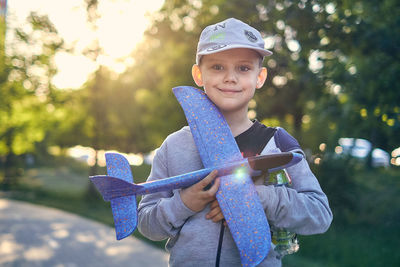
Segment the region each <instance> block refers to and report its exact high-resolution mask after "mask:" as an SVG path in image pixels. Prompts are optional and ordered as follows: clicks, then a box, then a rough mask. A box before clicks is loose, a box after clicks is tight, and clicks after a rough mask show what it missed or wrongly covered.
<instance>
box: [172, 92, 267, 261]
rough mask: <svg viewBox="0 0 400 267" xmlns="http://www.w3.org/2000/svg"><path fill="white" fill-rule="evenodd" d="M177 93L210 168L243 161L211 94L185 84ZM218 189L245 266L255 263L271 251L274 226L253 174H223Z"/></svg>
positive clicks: (218, 196) (205, 163)
mask: <svg viewBox="0 0 400 267" xmlns="http://www.w3.org/2000/svg"><path fill="white" fill-rule="evenodd" d="M173 92H174V94H175V96H176V98H177V100H178V102H179V103H180V105H181V106H182V108H183V110H184V112H185V115H186V119H187V121H188V124H189V126H190V129H191V132H192V135H193V138H194V140H195V143H196V146H197V149H198V151H199V154H200V157H201V159H202V162H203V164H204V166H205V167H206V168H209V167H213V166H217V165H223V164H226V163H228V162H232V161H240V160H243V158H242V155H241V153H240V150H239V147H238V146H237V144H236V141H235V139H234V137H233V135H232V133H231V131H230V128H229V125H228V124H227V122H226V121H225V118H224V117H223V115H222V114H221V113H220V111H219V110H218V108H217V107H216V106H215V105H214V104H213V103H212V102H211V101H210V100H209V98H208V97H207V95H206V94H205V93H204V92H203V91H202V90H199V89H197V88H193V87H189V86H181V87H176V88H174V89H173ZM220 178H221V183H220V187H219V190H218V192H217V199H218V203H219V205H220V207H221V209H222V212H223V214H224V217H225V220H226V222H227V224H228V227H229V230H230V232H231V234H232V236H233V239H234V240H235V243H236V245H237V248H238V250H239V253H240V257H241V262H242V265H243V266H255V265H257V264H259V263H260V262H261V261H262V260H263V259H264V258H265V257H266V256H267V254H268V251H269V249H270V246H271V236H270V228H269V225H268V221H267V218H266V216H265V213H264V210H263V207H262V205H261V203H260V200H259V198H258V195H257V193H256V190H255V187H254V184H253V182H252V180H251V177H250V176H249V174H247V173H245V172H244V173H243V172H239V174H237V173H233V174H231V175H226V176H222V177H220Z"/></svg>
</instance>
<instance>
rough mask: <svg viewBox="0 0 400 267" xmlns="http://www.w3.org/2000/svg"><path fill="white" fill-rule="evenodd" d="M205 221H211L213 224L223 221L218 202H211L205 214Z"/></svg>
mask: <svg viewBox="0 0 400 267" xmlns="http://www.w3.org/2000/svg"><path fill="white" fill-rule="evenodd" d="M206 219H208V220H212V221H213V222H215V223H216V222H219V221H221V220H224V215H223V214H222V211H221V208H220V207H219V204H218V200H216V199H215V200H214V201H213V202H211V206H210V211H209V212H208V213H207V215H206Z"/></svg>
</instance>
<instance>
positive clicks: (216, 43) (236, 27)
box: [196, 18, 272, 64]
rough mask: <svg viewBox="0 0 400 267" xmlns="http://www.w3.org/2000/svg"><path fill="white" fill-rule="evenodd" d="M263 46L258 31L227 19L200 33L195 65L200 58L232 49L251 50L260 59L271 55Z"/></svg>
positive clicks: (236, 20)
mask: <svg viewBox="0 0 400 267" xmlns="http://www.w3.org/2000/svg"><path fill="white" fill-rule="evenodd" d="M264 46H265V43H264V39H263V38H262V37H261V33H260V32H259V31H258V30H256V29H254V28H253V27H251V26H250V25H248V24H246V23H244V22H242V21H240V20H238V19H235V18H229V19H226V20H224V21H222V22H218V23H216V24H213V25H210V26H207V27H206V28H205V29H204V30H203V31H202V32H201V35H200V40H199V43H198V44H197V53H196V64H199V63H200V59H201V56H204V55H209V54H213V53H217V52H221V51H225V50H228V49H233V48H249V49H253V50H255V51H257V52H258V53H259V54H260V55H261V56H262V57H265V56H270V55H272V52H271V51H269V50H267V49H265V48H264Z"/></svg>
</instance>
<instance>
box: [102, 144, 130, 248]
mask: <svg viewBox="0 0 400 267" xmlns="http://www.w3.org/2000/svg"><path fill="white" fill-rule="evenodd" d="M106 163H107V174H108V175H109V176H112V177H116V178H119V179H122V180H124V181H126V182H129V183H131V184H133V177H132V172H131V167H130V165H129V162H128V160H127V159H126V158H125V157H124V156H122V155H120V154H118V153H110V152H109V153H106ZM110 202H111V209H112V213H113V217H114V224H115V232H116V236H117V240H121V239H123V238H125V237H127V236H129V235H130V234H131V233H132V232H133V231H135V229H136V226H137V204H136V196H135V195H130V196H124V197H119V198H114V199H112V200H111V201H110Z"/></svg>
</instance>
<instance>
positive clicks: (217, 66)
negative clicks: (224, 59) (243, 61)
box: [212, 64, 223, 70]
mask: <svg viewBox="0 0 400 267" xmlns="http://www.w3.org/2000/svg"><path fill="white" fill-rule="evenodd" d="M212 68H213V69H214V70H222V69H223V67H222V66H221V65H218V64H216V65H213V66H212Z"/></svg>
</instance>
